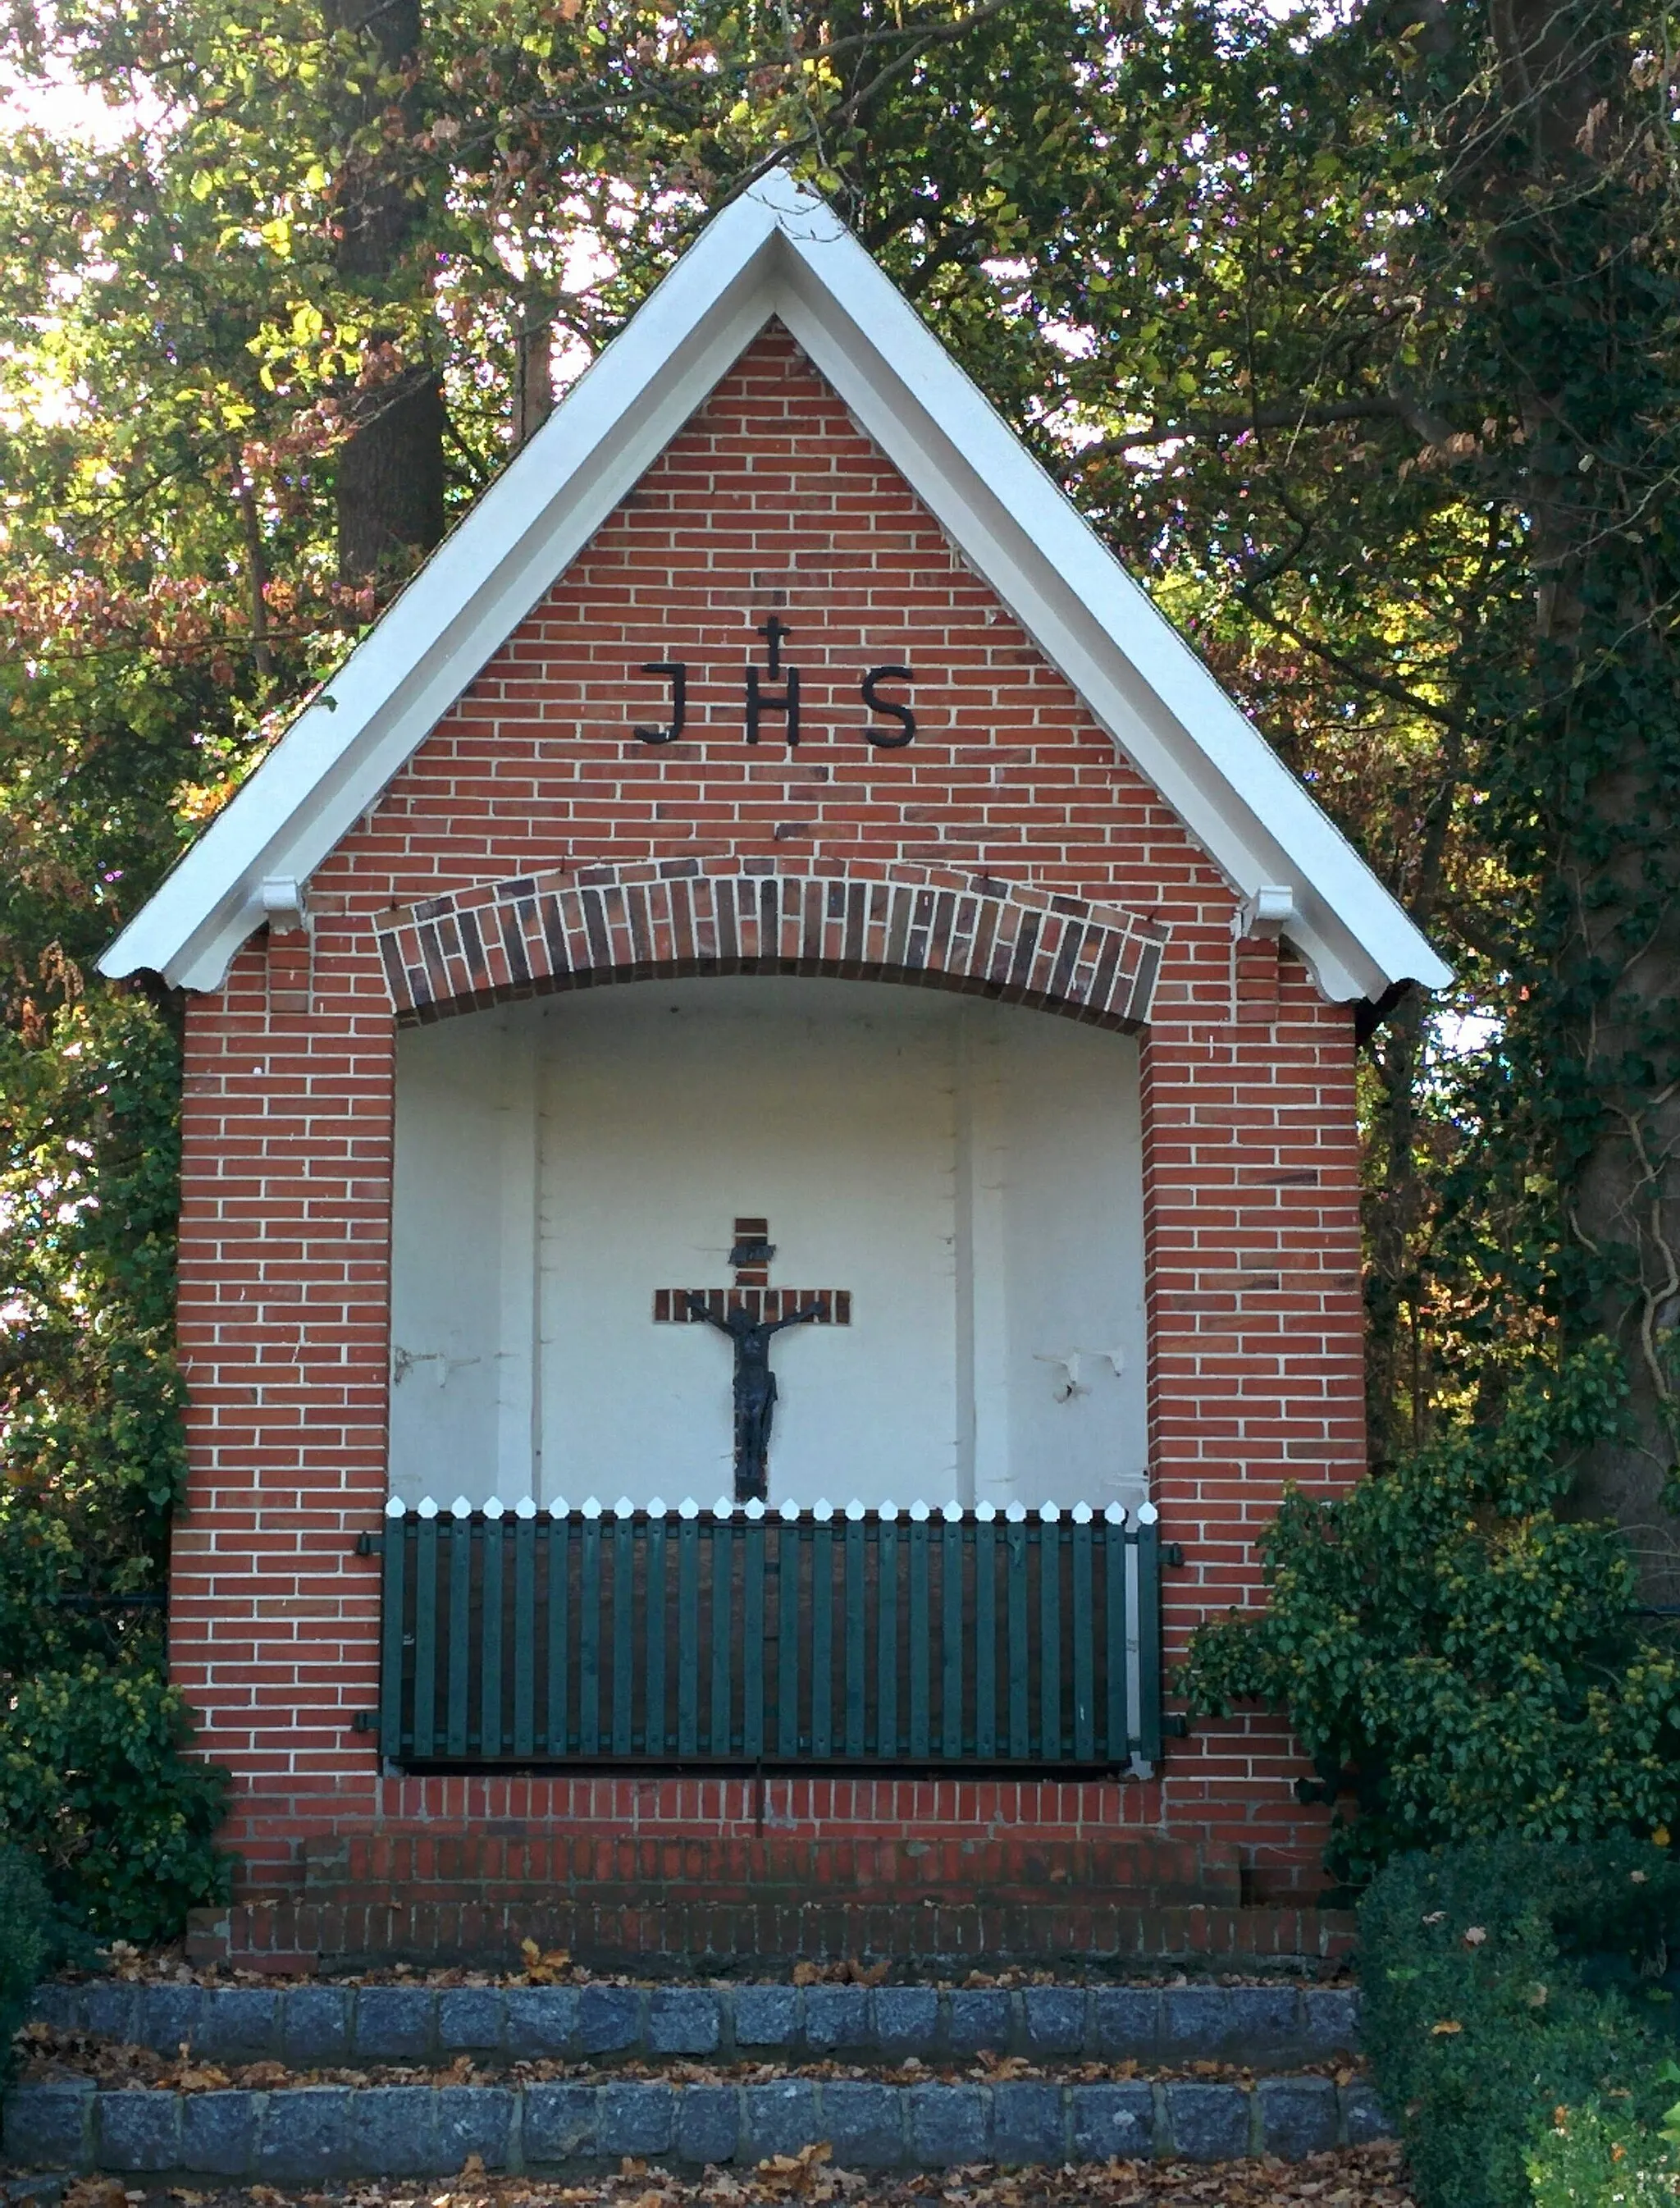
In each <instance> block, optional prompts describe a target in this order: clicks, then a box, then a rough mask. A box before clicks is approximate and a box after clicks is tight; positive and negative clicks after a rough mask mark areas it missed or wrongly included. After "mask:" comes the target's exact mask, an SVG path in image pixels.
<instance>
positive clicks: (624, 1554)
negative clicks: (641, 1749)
mask: <svg viewBox="0 0 1680 2208" xmlns="http://www.w3.org/2000/svg"><path fill="white" fill-rule="evenodd" d="M637 1546H638V1543H637V1540H636V1521H635V1520H634V1519H633V1518H615V1520H614V1521H613V1693H612V1707H613V1754H614V1755H629V1753H630V1719H631V1716H632V1713H633V1707H634V1706H633V1701H632V1697H633V1694H634V1691H635V1686H636V1658H635V1647H636V1550H637Z"/></svg>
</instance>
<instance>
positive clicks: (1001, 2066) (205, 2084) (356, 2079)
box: [15, 2024, 1456, 2093]
mask: <svg viewBox="0 0 1680 2208" xmlns="http://www.w3.org/2000/svg"><path fill="white" fill-rule="evenodd" d="M1439 2029H1440V2027H1439V2026H1438V2025H1437V2030H1439ZM1455 2029H1456V2027H1455ZM15 2046H16V2049H17V2057H18V2066H17V2074H18V2077H19V2079H20V2080H21V2082H22V2083H23V2084H25V2085H51V2084H53V2083H54V2082H56V2081H57V2080H59V2079H67V2078H92V2079H94V2080H95V2081H96V2082H97V2083H98V2084H99V2085H101V2086H102V2087H104V2088H105V2090H106V2091H120V2090H123V2089H124V2088H127V2087H130V2086H156V2087H159V2088H160V2089H162V2090H164V2091H171V2092H178V2093H216V2092H225V2091H228V2090H229V2089H230V2088H231V2087H237V2088H238V2089H239V2090H241V2091H246V2092H274V2091H281V2090H283V2089H284V2088H285V2087H287V2086H291V2085H552V2084H555V2083H556V2082H559V2081H562V2080H566V2079H573V2080H575V2079H607V2078H612V2079H650V2080H653V2081H656V2082H657V2081H663V2082H664V2083H666V2084H669V2085H773V2084H774V2083H775V2082H776V2081H777V2079H783V2078H817V2079H820V2078H834V2079H842V2078H843V2079H870V2080H874V2079H880V2080H885V2082H887V2083H889V2084H898V2085H908V2084H909V2083H910V2082H911V2081H912V2080H915V2082H917V2083H919V2084H920V2083H923V2082H928V2081H934V2080H937V2081H938V2082H939V2083H941V2084H945V2085H953V2084H959V2083H964V2082H968V2081H970V2080H975V2079H978V2080H981V2081H982V2082H987V2083H993V2084H1003V2083H1005V2082H1007V2081H1009V2080H1011V2079H1017V2078H1035V2079H1047V2080H1049V2081H1051V2082H1052V2083H1054V2084H1058V2085H1114V2084H1124V2083H1125V2082H1127V2081H1128V2080H1130V2079H1136V2078H1167V2079H1170V2078H1195V2079H1225V2080H1229V2081H1231V2082H1233V2083H1236V2084H1245V2083H1247V2082H1249V2081H1250V2080H1251V2079H1252V2077H1253V2075H1254V2073H1253V2072H1252V2071H1251V2069H1248V2068H1246V2067H1244V2066H1243V2065H1242V2064H1240V2063H1234V2062H1209V2061H1195V2062H1179V2063H1161V2064H1152V2065H1151V2064H1143V2063H1140V2062H1137V2061H1134V2060H1130V2059H1128V2060H1126V2061H1114V2062H1084V2061H1062V2062H1054V2061H1052V2062H1034V2061H1029V2059H1028V2058H1027V2057H1026V2056H1025V2055H999V2054H996V2053H994V2052H993V2050H992V2049H988V2048H982V2049H981V2050H980V2052H979V2053H978V2054H976V2055H974V2056H973V2057H971V2058H970V2059H969V2060H968V2061H962V2062H950V2061H941V2062H933V2061H923V2060H922V2059H921V2057H920V2056H919V2055H906V2056H905V2057H904V2059H903V2061H901V2062H839V2061H832V2060H819V2061H808V2062H797V2061H795V2062H773V2061H771V2062H765V2061H748V2060H737V2061H732V2062H706V2061H694V2060H692V2059H682V2058H674V2059H670V2060H667V2061H644V2060H641V2059H639V2058H633V2059H631V2060H629V2061H623V2062H615V2063H611V2064H603V2063H600V2062H589V2061H580V2062H566V2061H560V2060H558V2059H555V2058H549V2057H545V2058H542V2059H539V2060H535V2061H525V2062H512V2063H505V2064H498V2063H495V2062H492V2061H474V2059H473V2057H472V2056H471V2055H457V2056H456V2057H455V2058H454V2060H453V2061H451V2062H437V2063H423V2062H418V2063H371V2064H366V2065H362V2066H358V2067H353V2068H352V2067H348V2066H346V2065H344V2064H338V2065H333V2066H332V2067H321V2068H319V2069H294V2068H292V2067H290V2066H289V2065H288V2064H286V2063H284V2062H276V2061H259V2062H237V2063H236V2062H230V2063H219V2062H211V2061H206V2060H205V2059H204V2058H203V2057H202V2056H199V2055H193V2054H192V2052H191V2051H190V2049H189V2048H188V2046H187V2045H186V2044H185V2043H183V2045H182V2046H181V2048H180V2049H179V2050H178V2051H177V2053H176V2054H174V2055H162V2054H159V2052H158V2051H157V2050H156V2049H153V2048H150V2047H136V2046H133V2045H130V2044H126V2043H123V2042H120V2041H117V2040H111V2039H96V2038H94V2037H93V2036H92V2035H91V2034H88V2033H85V2032H66V2031H56V2030H55V2029H54V2028H53V2026H52V2025H46V2024H30V2025H25V2026H24V2028H23V2030H22V2031H21V2032H19V2033H18V2035H17V2037H16V2040H15ZM1271 2074H1274V2073H1271V2072H1268V2075H1271ZM1275 2074H1279V2075H1281V2074H1283V2073H1275ZM1293 2074H1296V2075H1302V2076H1308V2075H1311V2076H1317V2077H1327V2078H1334V2079H1335V2081H1336V2083H1337V2084H1338V2085H1348V2084H1351V2083H1352V2081H1353V2079H1355V2078H1356V2077H1358V2076H1359V2074H1360V2072H1359V2065H1358V2064H1357V2063H1355V2062H1354V2061H1352V2060H1351V2059H1350V2058H1349V2057H1348V2056H1347V2055H1336V2056H1334V2057H1329V2058H1326V2059H1325V2060H1324V2061H1318V2062H1312V2063H1303V2064H1300V2065H1299V2066H1297V2068H1296V2070H1295V2072H1294V2073H1293Z"/></svg>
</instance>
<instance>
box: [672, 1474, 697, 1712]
mask: <svg viewBox="0 0 1680 2208" xmlns="http://www.w3.org/2000/svg"><path fill="white" fill-rule="evenodd" d="M699 1749H700V1529H699V1526H698V1525H697V1524H696V1522H695V1521H694V1520H693V1519H692V1518H680V1519H679V1520H678V1521H677V1528H676V1752H677V1754H678V1755H699Z"/></svg>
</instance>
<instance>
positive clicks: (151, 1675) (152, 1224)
mask: <svg viewBox="0 0 1680 2208" xmlns="http://www.w3.org/2000/svg"><path fill="white" fill-rule="evenodd" d="M178 1084H179V1053H178V1049H177V1045H176V1042H175V1039H174V1037H173V1035H172V1034H171V1030H170V1028H169V1026H168V1023H166V1022H165V1020H164V1019H163V1018H162V1017H160V1016H159V1014H158V1012H157V1011H154V1010H153V1007H152V1006H151V1005H149V1004H148V1003H147V1001H146V999H143V998H141V997H136V996H111V995H107V996H103V997H100V998H98V999H93V1000H92V1001H91V1002H88V1003H85V1004H80V1005H74V1006H71V1007H69V1008H67V1009H66V1010H65V1011H63V1012H62V1013H61V1014H60V1015H59V1017H58V1018H57V1022H56V1023H55V1027H54V1029H53V1032H52V1035H51V1039H50V1041H46V1042H43V1043H39V1044H38V1045H36V1047H33V1048H30V1047H27V1046H26V1045H25V1044H24V1043H23V1042H22V1041H21V1039H20V1038H19V1037H17V1036H16V1035H12V1034H9V1033H6V1032H5V1031H3V1030H0V1097H3V1099H4V1111H5V1119H4V1129H3V1132H4V1140H5V1148H4V1150H3V1153H0V1278H4V1279H5V1280H6V1281H7V1282H8V1284H9V1293H8V1299H7V1305H6V1310H5V1314H4V1325H3V1329H0V1470H3V1474H4V1484H3V1485H0V1829H3V1830H4V1831H5V1832H6V1833H7V1834H8V1836H9V1839H11V1840H12V1841H13V1842H15V1844H16V1845H18V1846H20V1847H22V1848H26V1849H27V1850H29V1851H31V1853H32V1854H33V1856H34V1857H35V1858H36V1859H37V1860H38V1861H39V1864H40V1866H41V1868H42V1869H43V1871H44V1872H45V1876H46V1879H47V1881H48V1884H49V1886H50V1887H51V1893H52V1894H53V1897H54V1899H55V1901H56V1902H57V1905H59V1908H60V1910H61V1911H62V1912H63V1917H64V1918H65V1920H66V1922H67V1923H69V1924H70V1925H72V1926H76V1925H80V1926H81V1927H84V1928H85V1929H87V1930H89V1931H93V1932H97V1933H99V1934H102V1935H108V1936H109V1935H123V1936H124V1937H126V1938H129V1939H134V1940H146V1939H155V1938H162V1937H166V1936H168V1935H171V1934H173V1933H174V1932H176V1931H177V1930H178V1929H179V1928H180V1923H181V1918H182V1914H183V1911H184V1910H186V1909H187V1908H189V1907H190V1906H192V1905H194V1904H195V1903H197V1902H201V1901H209V1900H213V1899H216V1898H218V1897H219V1895H220V1894H221V1893H223V1892H224V1891H225V1886H226V1871H225V1866H224V1865H223V1864H222V1863H221V1862H220V1861H219V1859H218V1857H216V1855H215V1853H214V1851H213V1847H212V1845H211V1836H212V1834H213V1832H214V1830H215V1827H216V1826H217V1824H218V1822H219V1819H220V1815H221V1804H222V1799H223V1795H224V1791H225V1779H224V1777H223V1776H222V1774H221V1773H218V1772H216V1771H214V1770H213V1769H211V1768H210V1767H207V1766H206V1765H204V1764H202V1763H200V1762H195V1761H190V1760H189V1759H188V1758H187V1757H185V1756H183V1755H182V1753H181V1749H182V1747H183V1743H184V1740H185V1736H186V1719H185V1713H184V1710H183V1705H182V1703H181V1701H180V1697H179V1696H178V1695H177V1694H175V1693H174V1691H173V1690H172V1689H171V1688H170V1687H169V1686H168V1685H167V1683H166V1682H165V1671H164V1651H163V1644H162V1636H161V1635H160V1633H159V1631H158V1630H157V1627H156V1617H157V1613H156V1611H155V1609H153V1608H149V1607H147V1605H148V1604H155V1602H156V1600H157V1594H158V1590H159V1587H160V1584H161V1563H162V1557H163V1554H164V1544H165V1536H166V1532H167V1527H168V1518H169V1511H170V1509H171V1505H172V1504H173V1503H175V1501H176V1500H177V1497H178V1494H179V1491H180V1485H181V1481H182V1478H183V1469H184V1462H185V1459H184V1453H183V1445H182V1437H181V1408H182V1402H183V1393H182V1387H181V1381H180V1377H179V1374H178V1372H177V1369H176V1365H175V1359H174V1353H173V1325H172V1318H173V1314H172V1304H173V1298H174V1280H175V1265H174V1213H175V1203H176V1182H177V1171H176V1160H177V1138H176V1107H177V1094H178Z"/></svg>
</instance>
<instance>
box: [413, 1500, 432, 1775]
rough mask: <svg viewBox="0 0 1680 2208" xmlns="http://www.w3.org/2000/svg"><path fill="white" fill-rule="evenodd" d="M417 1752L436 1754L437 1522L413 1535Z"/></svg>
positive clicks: (427, 1523) (428, 1522)
mask: <svg viewBox="0 0 1680 2208" xmlns="http://www.w3.org/2000/svg"><path fill="white" fill-rule="evenodd" d="M414 1753H415V1754H416V1755H417V1756H419V1757H421V1758H422V1759H424V1758H426V1757H429V1756H433V1755H436V1753H437V1521H436V1519H435V1518H422V1519H421V1520H420V1521H418V1527H417V1532H416V1533H415V1537H414Z"/></svg>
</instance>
